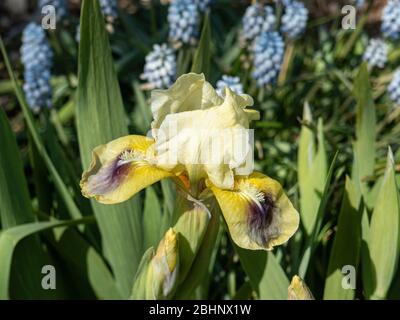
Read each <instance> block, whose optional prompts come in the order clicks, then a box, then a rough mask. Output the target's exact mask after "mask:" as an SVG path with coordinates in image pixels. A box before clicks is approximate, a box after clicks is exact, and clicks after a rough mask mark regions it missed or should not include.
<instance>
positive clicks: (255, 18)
mask: <svg viewBox="0 0 400 320" xmlns="http://www.w3.org/2000/svg"><path fill="white" fill-rule="evenodd" d="M242 23H243V30H242V36H243V38H244V39H245V40H248V41H253V40H254V39H255V38H256V37H257V36H259V35H260V34H261V33H263V32H266V31H272V30H274V29H275V24H276V18H275V14H274V11H273V9H272V7H270V6H263V5H261V4H259V3H256V4H253V5H251V6H249V7H247V9H246V12H245V13H244V16H243V19H242Z"/></svg>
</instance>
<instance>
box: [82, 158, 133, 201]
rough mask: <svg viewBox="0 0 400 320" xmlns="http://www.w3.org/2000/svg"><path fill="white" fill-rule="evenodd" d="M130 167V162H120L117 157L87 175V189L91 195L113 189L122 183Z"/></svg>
mask: <svg viewBox="0 0 400 320" xmlns="http://www.w3.org/2000/svg"><path fill="white" fill-rule="evenodd" d="M131 168H132V164H131V163H121V161H120V159H119V157H117V158H116V159H115V160H114V161H112V162H111V163H109V164H106V165H103V166H102V167H101V168H100V170H99V171H98V172H97V173H96V174H95V175H92V176H90V177H89V179H88V181H87V186H88V191H89V193H90V194H93V195H102V194H106V193H109V192H112V191H114V190H115V189H117V188H118V186H119V185H120V184H121V183H122V181H123V180H124V178H125V177H126V176H127V175H128V172H129V170H130V169H131Z"/></svg>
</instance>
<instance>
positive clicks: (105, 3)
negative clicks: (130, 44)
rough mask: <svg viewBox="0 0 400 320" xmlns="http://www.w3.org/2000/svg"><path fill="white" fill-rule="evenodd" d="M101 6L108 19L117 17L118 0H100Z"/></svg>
mask: <svg viewBox="0 0 400 320" xmlns="http://www.w3.org/2000/svg"><path fill="white" fill-rule="evenodd" d="M100 8H101V12H102V13H103V15H104V17H105V18H106V19H107V20H111V21H112V20H115V19H116V18H117V16H118V11H117V0H100Z"/></svg>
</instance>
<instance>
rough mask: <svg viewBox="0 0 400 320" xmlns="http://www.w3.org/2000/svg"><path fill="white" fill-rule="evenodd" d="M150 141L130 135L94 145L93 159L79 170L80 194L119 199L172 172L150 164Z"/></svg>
mask: <svg viewBox="0 0 400 320" xmlns="http://www.w3.org/2000/svg"><path fill="white" fill-rule="evenodd" d="M153 144H154V140H152V139H149V138H147V137H143V136H137V135H129V136H125V137H122V138H119V139H116V140H113V141H111V142H109V143H107V144H105V145H101V146H99V147H97V148H95V149H94V150H93V157H92V163H91V164H90V167H89V169H88V170H87V171H85V172H84V173H83V174H82V179H81V188H82V194H83V195H84V196H85V197H88V198H91V197H93V198H95V199H96V200H97V201H99V202H100V203H105V204H112V203H119V202H123V201H125V200H128V199H129V198H130V197H132V196H133V195H134V194H136V193H137V192H139V191H140V190H142V189H143V188H146V187H147V186H149V185H151V184H153V183H155V182H157V181H159V180H161V179H163V178H166V177H169V176H171V175H172V174H171V173H169V172H167V171H165V170H162V169H160V168H157V167H156V166H155V165H154V164H153V161H154V151H153V147H152V146H153Z"/></svg>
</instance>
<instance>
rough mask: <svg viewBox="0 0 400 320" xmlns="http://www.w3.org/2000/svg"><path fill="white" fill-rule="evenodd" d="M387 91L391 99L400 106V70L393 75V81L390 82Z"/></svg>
mask: <svg viewBox="0 0 400 320" xmlns="http://www.w3.org/2000/svg"><path fill="white" fill-rule="evenodd" d="M387 91H388V93H389V96H390V99H391V100H392V101H393V102H394V103H395V104H396V105H397V106H400V69H397V71H395V73H394V75H393V79H392V81H391V82H390V84H389V86H388V88H387Z"/></svg>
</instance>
